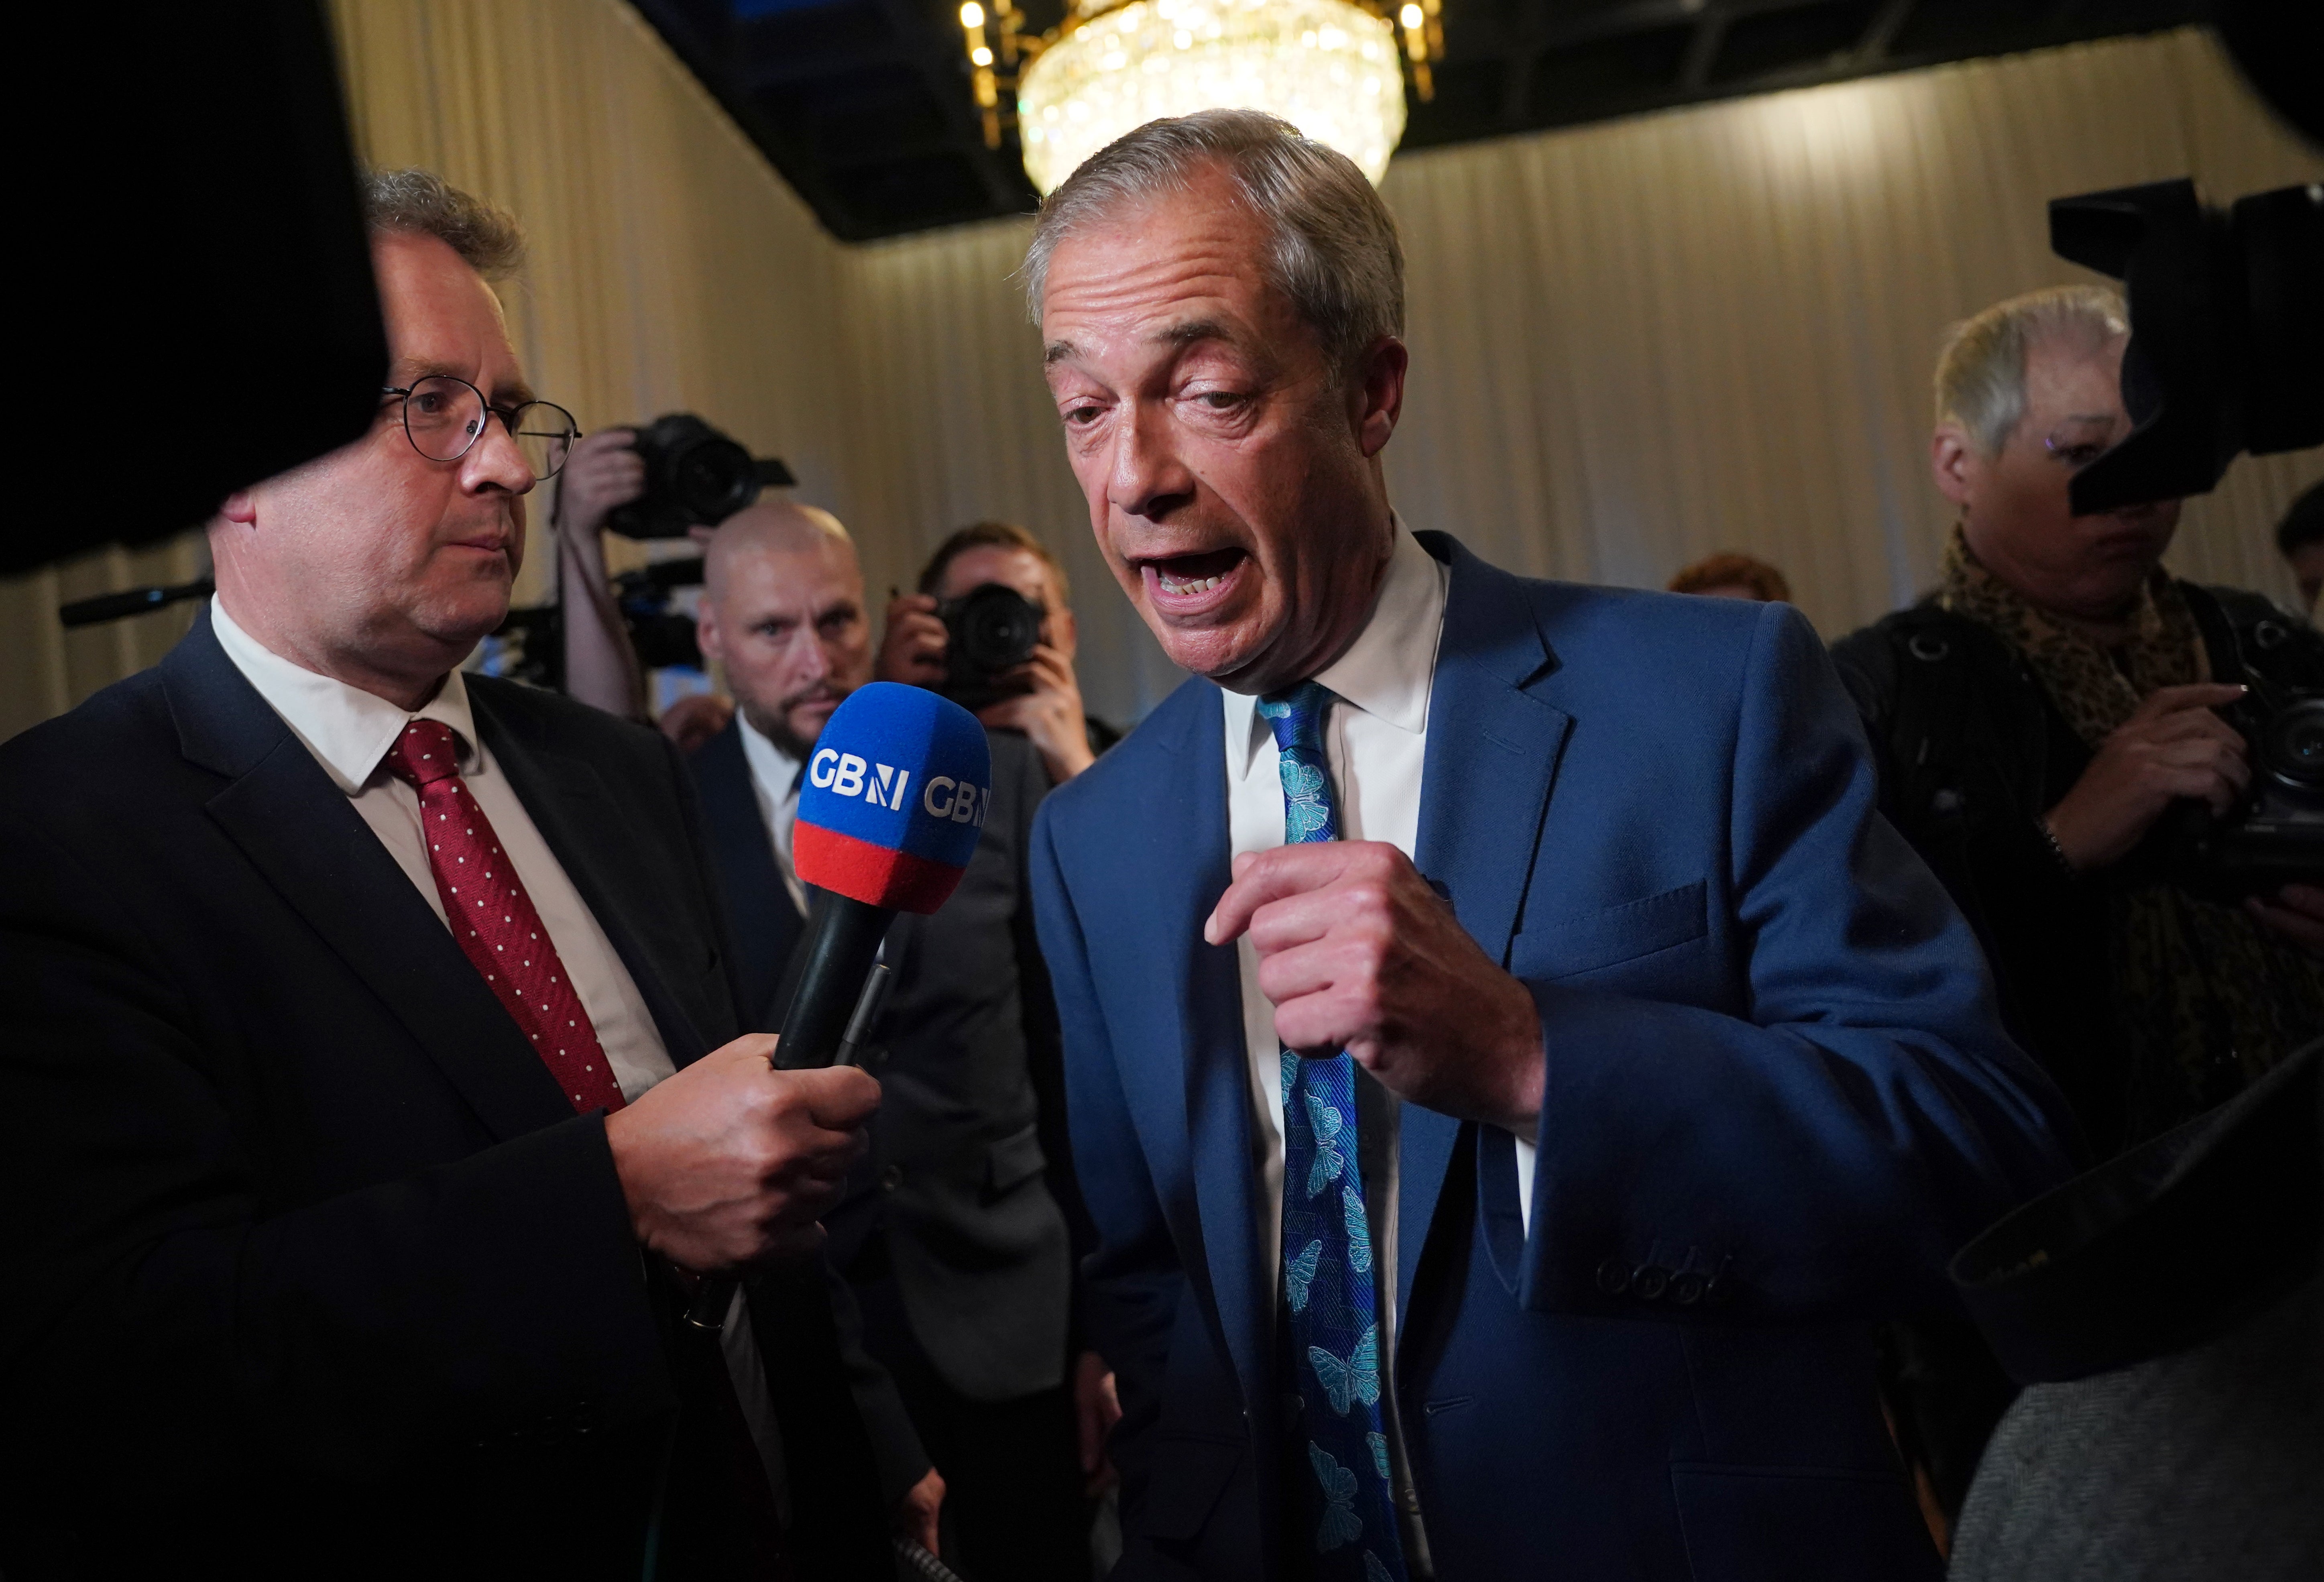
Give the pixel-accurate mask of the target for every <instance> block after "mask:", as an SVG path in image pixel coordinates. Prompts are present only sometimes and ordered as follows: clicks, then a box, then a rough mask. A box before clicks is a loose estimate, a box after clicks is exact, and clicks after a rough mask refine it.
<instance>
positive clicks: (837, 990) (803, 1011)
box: [775, 890, 896, 1071]
mask: <svg viewBox="0 0 2324 1582" xmlns="http://www.w3.org/2000/svg"><path fill="white" fill-rule="evenodd" d="M895 917H896V909H895V908H894V907H891V906H871V905H869V904H867V903H865V902H861V901H855V900H851V899H850V898H849V897H847V896H844V895H839V894H835V893H833V892H831V891H828V890H822V891H817V892H816V898H815V920H814V922H813V924H812V925H811V926H810V928H809V930H808V932H807V944H806V946H805V947H804V948H805V949H806V951H807V959H806V962H805V963H804V965H803V966H802V967H801V968H800V971H799V980H798V988H797V989H795V990H794V991H792V994H791V1003H790V1008H789V1009H788V1011H786V1012H784V1013H783V1040H782V1042H781V1043H779V1044H778V1045H777V1046H776V1048H775V1069H777V1070H779V1071H800V1070H805V1069H808V1068H810V1067H816V1066H828V1065H830V1064H831V1063H832V1061H833V1060H834V1059H837V1058H838V1055H839V1046H840V1045H841V1044H842V1043H843V1042H844V1041H845V1040H846V1037H847V1024H848V1022H850V1021H851V1020H852V1019H853V1014H854V1011H855V1003H856V1001H857V1000H858V999H860V998H862V994H863V985H864V983H865V980H867V979H868V978H870V977H871V968H872V967H873V966H874V965H875V964H876V963H877V962H878V961H879V959H880V944H881V940H883V939H886V938H887V937H888V925H889V924H890V922H893V921H895Z"/></svg>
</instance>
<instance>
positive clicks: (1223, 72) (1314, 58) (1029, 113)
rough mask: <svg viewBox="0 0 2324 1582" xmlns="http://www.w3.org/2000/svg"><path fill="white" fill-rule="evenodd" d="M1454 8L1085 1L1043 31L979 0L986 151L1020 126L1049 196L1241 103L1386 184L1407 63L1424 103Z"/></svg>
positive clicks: (977, 86)
mask: <svg viewBox="0 0 2324 1582" xmlns="http://www.w3.org/2000/svg"><path fill="white" fill-rule="evenodd" d="M1441 4H1442V0H1073V9H1072V11H1071V12H1070V13H1069V14H1068V15H1067V16H1066V18H1065V23H1064V25H1062V26H1060V27H1058V28H1056V29H1055V30H1053V31H1052V32H1048V33H1046V34H1039V35H1035V34H1031V33H1028V32H1023V31H1022V25H1023V19H1024V14H1023V13H1022V12H1020V11H1019V10H1018V9H1017V8H1016V6H1015V5H1014V4H1013V3H1012V0H992V10H991V14H990V15H989V17H988V14H987V13H986V11H985V8H984V6H983V5H982V4H979V0H968V3H967V4H965V5H963V6H961V8H960V23H961V30H962V32H963V35H964V42H965V43H966V46H967V49H968V60H969V65H970V67H971V69H972V70H973V84H974V90H975V94H976V103H977V107H978V108H979V109H980V110H981V111H982V113H983V117H984V142H985V146H986V147H988V148H999V147H1000V146H1001V128H1002V126H1003V125H1010V124H1013V125H1015V126H1016V127H1017V130H1018V135H1019V141H1020V142H1021V143H1022V144H1023V147H1024V151H1025V173H1026V174H1027V175H1028V176H1030V177H1031V178H1032V179H1033V185H1034V186H1035V187H1036V188H1037V189H1039V190H1041V191H1043V192H1047V191H1048V190H1050V189H1052V188H1054V187H1055V186H1056V184H1057V183H1058V182H1060V181H1062V180H1065V178H1066V177H1067V176H1069V175H1071V174H1073V172H1074V169H1075V167H1077V166H1078V165H1080V163H1081V162H1083V161H1084V160H1085V159H1087V158H1088V157H1089V156H1090V155H1091V154H1093V153H1096V152H1097V151H1098V150H1099V149H1101V148H1103V147H1104V146H1105V145H1106V144H1107V143H1111V142H1112V141H1113V140H1114V139H1115V138H1117V137H1120V135H1121V134H1124V133H1126V132H1129V131H1131V130H1133V129H1134V128H1136V127H1139V126H1142V125H1145V124H1146V123H1147V122H1148V121H1152V120H1156V119H1158V118H1160V117H1162V116H1183V115H1186V114H1188V113H1190V112H1192V111H1194V110H1205V109H1220V108H1230V107H1232V108H1247V109H1259V110H1266V111H1268V113H1270V114H1272V115H1276V116H1281V117H1282V118H1283V119H1285V120H1286V121H1288V122H1290V123H1291V124H1292V125H1295V126H1296V127H1298V128H1299V130H1300V131H1302V132H1304V133H1305V134H1307V135H1308V136H1310V137H1313V138H1314V139H1315V140H1316V141H1318V142H1320V143H1329V144H1330V145H1331V146H1332V147H1333V148H1336V149H1338V150H1339V151H1340V152H1341V153H1344V154H1346V155H1347V156H1348V157H1349V158H1350V159H1351V160H1353V161H1355V162H1356V164H1357V165H1358V166H1359V167H1360V169H1361V170H1362V171H1363V172H1364V174H1365V175H1367V176H1369V177H1370V178H1371V179H1372V180H1375V181H1377V180H1379V179H1380V175H1381V173H1382V172H1383V171H1386V170H1387V169H1388V155H1389V154H1390V153H1394V152H1395V149H1396V144H1397V139H1398V138H1400V137H1402V136H1403V135H1404V76H1405V70H1406V66H1407V65H1408V66H1409V67H1410V69H1411V72H1412V79H1413V88H1414V91H1416V93H1418V94H1419V96H1420V97H1422V98H1423V99H1424V100H1425V99H1427V98H1428V97H1431V96H1432V94H1433V92H1434V86H1435V85H1434V83H1433V82H1432V81H1431V79H1430V75H1429V63H1430V62H1431V61H1432V60H1439V59H1442V58H1443V52H1444V42H1443V24H1442V23H1441V22H1440V21H1439V20H1438V7H1439V6H1440V5H1441ZM1388 5H1396V6H1397V9H1396V11H1395V14H1394V15H1393V17H1391V15H1390V14H1389V13H1388V9H1387V7H1388ZM996 44H997V46H998V49H997V51H996V48H995V46H996ZM1020 63H1021V69H1015V68H1019V66H1020ZM1004 90H1006V91H1008V92H1010V95H1011V97H1012V98H1013V100H1014V104H1013V106H1011V107H1010V108H1004V107H1003V106H1002V104H1001V94H1002V92H1003V91H1004Z"/></svg>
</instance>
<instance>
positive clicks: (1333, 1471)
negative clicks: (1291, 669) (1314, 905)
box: [1259, 681, 1405, 1582]
mask: <svg viewBox="0 0 2324 1582" xmlns="http://www.w3.org/2000/svg"><path fill="white" fill-rule="evenodd" d="M1332 702H1333V698H1332V694H1331V693H1330V692H1329V691H1328V690H1326V689H1324V688H1323V687H1322V686H1320V685H1318V684H1317V683H1316V682H1314V681H1302V682H1301V683H1300V684H1299V685H1298V686H1296V687H1293V688H1291V689H1288V690H1287V691H1283V692H1275V693H1270V694H1268V696H1267V697H1265V698H1260V699H1259V714H1260V715H1261V716H1262V717H1264V718H1265V719H1266V720H1267V722H1268V725H1270V726H1273V727H1274V729H1275V745H1276V746H1277V749H1279V750H1280V752H1281V754H1282V770H1283V839H1284V843H1285V844H1286V845H1297V844H1299V843H1300V842H1303V841H1310V840H1337V839H1338V838H1339V837H1340V828H1339V816H1338V813H1337V810H1336V809H1335V806H1334V804H1333V796H1332V768H1331V763H1330V761H1329V760H1328V759H1327V758H1325V756H1324V754H1323V717H1324V715H1325V713H1326V712H1327V711H1328V710H1329V709H1330V708H1331V707H1332ZM1356 1158H1357V1155H1356V1068H1355V1061H1354V1060H1353V1059H1350V1058H1349V1055H1348V1053H1347V1051H1346V1050H1342V1051H1340V1052H1339V1053H1338V1054H1336V1055H1333V1056H1332V1057H1330V1058H1329V1059H1301V1058H1300V1057H1299V1056H1297V1055H1295V1054H1293V1053H1292V1052H1291V1051H1290V1050H1284V1051H1283V1290H1284V1295H1285V1297H1286V1300H1287V1301H1288V1304H1289V1307H1290V1309H1291V1356H1292V1366H1293V1370H1294V1372H1295V1374H1296V1382H1297V1384H1298V1389H1299V1397H1300V1400H1301V1402H1303V1403H1304V1405H1305V1411H1304V1412H1303V1414H1302V1415H1303V1418H1304V1420H1305V1429H1306V1435H1307V1465H1308V1466H1309V1468H1310V1469H1311V1470H1312V1472H1313V1473H1314V1476H1313V1478H1312V1479H1309V1480H1303V1481H1305V1486H1306V1492H1307V1500H1306V1508H1307V1513H1308V1516H1309V1519H1310V1521H1311V1522H1312V1523H1313V1531H1314V1542H1315V1573H1314V1574H1315V1577H1316V1582H1342V1579H1346V1582H1405V1568H1404V1544H1403V1541H1402V1540H1401V1539H1400V1538H1399V1537H1398V1536H1397V1520H1396V1502H1395V1500H1394V1498H1393V1497H1392V1495H1391V1494H1390V1492H1389V1486H1388V1425H1387V1420H1386V1418H1385V1416H1384V1414H1383V1412H1382V1410H1381V1407H1380V1362H1381V1358H1380V1330H1379V1296H1378V1293H1377V1288H1376V1287H1375V1286H1374V1284H1373V1282H1372V1234H1371V1218H1370V1216H1369V1214H1367V1213H1366V1212H1365V1209H1364V1183H1363V1178H1362V1175H1361V1173H1360V1171H1359V1170H1357V1168H1356Z"/></svg>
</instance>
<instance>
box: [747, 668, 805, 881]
mask: <svg viewBox="0 0 2324 1582" xmlns="http://www.w3.org/2000/svg"><path fill="white" fill-rule="evenodd" d="M734 723H735V724H736V725H737V726H741V727H742V762H743V763H747V764H749V765H750V766H751V794H752V797H753V798H754V799H755V800H757V802H758V804H759V819H760V821H761V823H763V824H765V825H766V827H767V837H768V838H769V839H770V840H771V841H772V842H773V843H774V847H775V870H776V872H778V873H779V874H782V876H783V888H784V889H786V890H788V891H789V892H790V893H791V904H792V905H793V906H795V907H797V908H798V911H799V915H800V916H801V917H805V916H806V915H807V885H806V884H803V883H801V882H800V879H799V876H798V867H797V866H796V865H794V864H793V863H792V861H791V828H792V827H793V826H794V825H796V824H797V823H798V805H799V761H798V759H797V758H794V757H792V756H791V755H790V754H788V753H786V752H785V751H783V749H782V748H780V747H778V746H776V745H775V744H774V742H773V740H772V739H771V738H770V737H769V736H767V735H764V734H762V733H761V731H760V730H759V729H758V728H757V727H756V726H753V725H752V723H751V722H750V721H749V720H747V719H745V718H743V717H742V710H741V709H740V708H737V709H736V710H735V711H734Z"/></svg>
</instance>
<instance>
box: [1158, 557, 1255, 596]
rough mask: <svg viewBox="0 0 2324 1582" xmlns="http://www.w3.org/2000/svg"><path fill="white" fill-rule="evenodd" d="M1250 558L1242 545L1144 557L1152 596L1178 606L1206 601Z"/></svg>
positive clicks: (1225, 587) (1223, 586)
mask: <svg viewBox="0 0 2324 1582" xmlns="http://www.w3.org/2000/svg"><path fill="white" fill-rule="evenodd" d="M1248 560H1250V554H1249V552H1248V551H1246V550H1238V549H1224V550H1201V551H1199V552H1198V553H1195V554H1191V555H1157V556H1156V557H1154V558H1152V559H1150V560H1139V562H1138V569H1139V572H1140V573H1141V574H1143V576H1144V577H1145V578H1146V591H1147V593H1148V597H1153V598H1156V599H1157V601H1158V602H1160V603H1163V604H1166V605H1168V606H1173V607H1176V608H1185V607H1188V606H1197V605H1204V604H1208V603H1210V602H1211V601H1212V599H1213V597H1214V596H1216V595H1220V594H1222V593H1224V592H1225V591H1226V589H1227V588H1228V587H1230V586H1231V585H1232V583H1233V582H1234V580H1235V578H1236V575H1237V573H1239V572H1240V571H1241V569H1242V568H1243V565H1244V563H1245V562H1247V561H1248Z"/></svg>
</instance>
